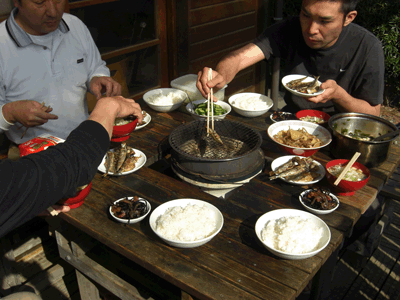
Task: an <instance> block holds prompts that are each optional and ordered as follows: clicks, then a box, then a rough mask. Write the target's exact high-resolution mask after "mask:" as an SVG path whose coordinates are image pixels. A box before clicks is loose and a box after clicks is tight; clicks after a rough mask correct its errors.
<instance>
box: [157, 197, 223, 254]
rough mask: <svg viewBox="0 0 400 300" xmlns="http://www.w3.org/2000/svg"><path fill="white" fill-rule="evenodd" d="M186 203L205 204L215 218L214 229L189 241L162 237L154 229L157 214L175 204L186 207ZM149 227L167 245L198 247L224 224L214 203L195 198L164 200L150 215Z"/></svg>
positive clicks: (159, 214) (162, 212) (214, 234)
mask: <svg viewBox="0 0 400 300" xmlns="http://www.w3.org/2000/svg"><path fill="white" fill-rule="evenodd" d="M188 204H191V205H193V204H195V205H198V206H203V205H205V206H206V207H208V208H210V209H211V210H212V211H213V212H214V214H215V218H216V219H217V227H216V229H215V231H214V232H213V233H212V234H211V235H210V236H208V237H206V238H204V239H201V240H197V241H191V242H184V241H178V240H171V239H167V238H165V237H163V236H162V235H160V234H159V233H158V232H157V231H156V227H157V226H156V221H157V219H158V217H159V216H161V215H163V214H164V213H165V211H166V210H167V209H168V208H170V207H175V206H180V207H186V205H188ZM149 223H150V227H151V229H152V230H153V231H154V233H155V234H157V235H158V236H159V237H160V239H162V240H163V241H164V242H165V243H167V244H168V245H171V246H174V247H178V248H194V247H199V246H201V245H204V244H205V243H207V242H209V241H210V240H211V239H212V238H213V237H215V236H216V235H217V234H218V233H219V232H220V230H221V229H222V226H223V225H224V217H223V216H222V213H221V212H220V211H219V209H218V208H216V207H215V206H214V205H212V204H210V203H208V202H205V201H202V200H197V199H176V200H171V201H168V202H165V203H163V204H161V205H160V206H158V207H157V208H156V209H155V210H153V212H152V213H151V215H150V219H149Z"/></svg>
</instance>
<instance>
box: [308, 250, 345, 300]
mask: <svg viewBox="0 0 400 300" xmlns="http://www.w3.org/2000/svg"><path fill="white" fill-rule="evenodd" d="M339 250H340V247H337V248H336V250H335V251H333V252H332V254H331V255H330V256H329V258H328V259H327V260H326V262H325V263H324V264H323V265H322V267H321V268H320V269H319V271H318V273H317V274H315V276H314V278H313V282H312V287H311V294H310V300H324V299H327V300H328V299H330V293H329V291H330V286H331V281H332V275H333V271H334V269H335V266H336V263H337V259H338V255H339Z"/></svg>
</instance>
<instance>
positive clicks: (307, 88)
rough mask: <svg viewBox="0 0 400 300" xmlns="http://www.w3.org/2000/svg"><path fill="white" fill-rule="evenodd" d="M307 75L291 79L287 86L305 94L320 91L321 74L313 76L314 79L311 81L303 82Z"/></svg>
mask: <svg viewBox="0 0 400 300" xmlns="http://www.w3.org/2000/svg"><path fill="white" fill-rule="evenodd" d="M307 77H309V76H306V77H304V78H300V79H296V80H292V81H289V82H288V83H287V84H286V86H287V87H288V88H290V89H292V90H295V91H297V92H299V93H303V94H314V93H316V92H318V91H319V83H318V79H319V76H313V77H314V80H313V81H309V82H303V81H304V80H305V79H306V78H307Z"/></svg>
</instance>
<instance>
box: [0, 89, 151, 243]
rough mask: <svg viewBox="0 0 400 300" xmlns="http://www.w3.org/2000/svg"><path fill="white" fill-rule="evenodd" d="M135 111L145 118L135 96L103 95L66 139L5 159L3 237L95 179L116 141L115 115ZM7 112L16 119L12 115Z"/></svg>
mask: <svg viewBox="0 0 400 300" xmlns="http://www.w3.org/2000/svg"><path fill="white" fill-rule="evenodd" d="M132 114H133V115H135V116H137V118H138V122H139V123H140V122H141V121H142V119H143V115H142V110H141V108H140V106H139V104H137V103H135V101H134V100H132V99H126V98H123V97H121V96H117V97H105V98H101V99H99V100H98V102H97V104H96V107H95V108H94V110H93V111H92V113H91V114H90V116H89V119H88V120H86V121H84V122H82V123H81V124H80V125H79V126H78V127H77V128H76V129H75V130H73V131H72V132H71V133H70V135H69V136H68V138H67V139H66V141H65V142H64V143H60V144H57V145H55V146H51V147H49V148H48V149H46V150H45V151H42V152H39V153H34V154H30V155H28V156H24V157H22V158H20V159H19V160H18V161H11V160H3V161H0V238H1V237H2V236H4V235H5V234H6V233H8V232H9V231H11V230H12V229H14V228H16V227H18V226H20V225H22V224H23V223H25V222H27V221H29V220H30V219H32V218H33V217H35V216H37V215H38V214H39V213H41V212H42V211H44V210H46V209H47V208H48V207H49V206H52V205H53V204H55V203H56V202H57V201H59V200H61V199H63V198H68V197H72V196H74V195H75V194H76V190H77V188H78V187H79V186H82V185H85V184H88V183H89V182H91V181H92V179H93V177H94V175H95V174H96V172H97V167H98V166H99V164H100V163H101V161H102V159H103V157H104V155H105V153H106V152H107V150H108V147H109V145H110V139H111V134H112V130H113V126H114V120H115V118H117V117H118V118H122V117H126V116H128V115H132ZM4 117H5V118H6V120H7V121H9V122H13V121H14V117H13V116H12V115H7V116H4Z"/></svg>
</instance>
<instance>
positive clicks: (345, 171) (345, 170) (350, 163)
mask: <svg viewBox="0 0 400 300" xmlns="http://www.w3.org/2000/svg"><path fill="white" fill-rule="evenodd" d="M360 155H361V153H360V152H356V153H355V154H354V155H353V157H352V158H351V160H350V161H349V162H348V163H347V165H346V167H345V168H344V169H343V171H342V173H340V175H339V176H338V178H337V179H336V180H335V182H334V183H333V184H334V185H338V184H339V182H340V181H341V180H342V179H343V177H344V175H346V173H347V172H348V171H349V170H350V168H351V167H352V166H353V165H354V163H355V162H356V160H357V159H358V158H359V157H360Z"/></svg>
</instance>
